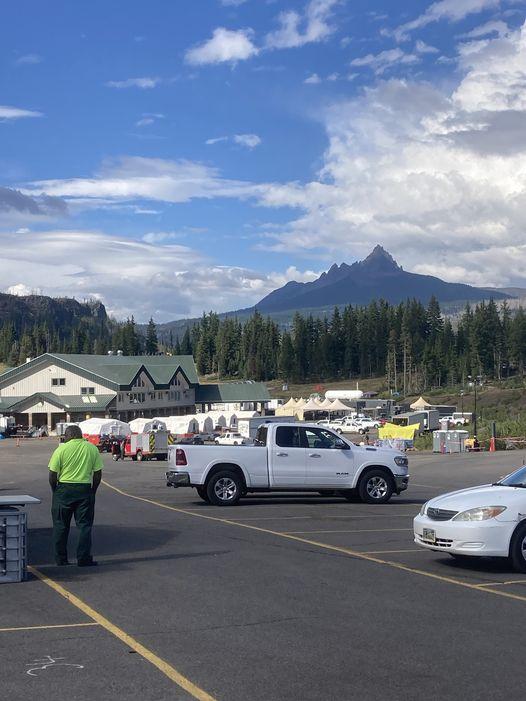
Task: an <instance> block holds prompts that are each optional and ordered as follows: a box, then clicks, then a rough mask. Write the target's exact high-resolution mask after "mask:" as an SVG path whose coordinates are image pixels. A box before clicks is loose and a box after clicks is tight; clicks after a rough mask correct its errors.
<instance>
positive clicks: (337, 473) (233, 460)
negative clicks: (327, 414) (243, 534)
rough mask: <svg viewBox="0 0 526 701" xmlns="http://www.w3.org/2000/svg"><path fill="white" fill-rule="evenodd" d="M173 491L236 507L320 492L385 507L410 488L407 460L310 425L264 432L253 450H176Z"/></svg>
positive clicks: (170, 480)
mask: <svg viewBox="0 0 526 701" xmlns="http://www.w3.org/2000/svg"><path fill="white" fill-rule="evenodd" d="M168 462H169V464H170V468H169V470H168V471H167V472H166V484H167V486H168V487H195V488H196V489H197V493H198V494H199V496H200V497H201V498H202V499H203V500H204V501H206V502H208V503H211V504H216V505H218V506H230V505H232V504H236V503H237V502H238V501H239V499H240V498H241V497H242V496H244V495H245V494H247V493H248V492H285V491H288V492H319V493H323V494H338V495H341V496H343V497H345V498H346V499H347V500H348V501H352V500H354V499H355V498H356V497H357V496H358V497H359V498H360V499H361V500H362V501H364V502H367V503H369V504H384V503H385V502H386V501H389V499H390V498H391V496H392V495H393V494H400V492H402V491H403V490H404V489H407V485H408V483H409V474H408V460H407V457H406V456H405V455H404V454H403V453H401V452H399V451H397V450H392V449H389V448H387V449H386V448H373V447H369V446H357V445H355V444H354V443H351V442H350V441H348V440H346V439H345V438H342V437H341V436H340V435H338V434H336V433H334V431H331V430H329V429H327V428H324V427H322V426H318V425H316V424H305V423H270V424H263V425H261V426H260V427H259V429H258V433H257V435H256V439H255V441H254V445H253V446H246V447H243V448H241V447H236V448H230V447H227V446H192V445H189V446H184V448H181V447H179V446H170V448H169V452H168Z"/></svg>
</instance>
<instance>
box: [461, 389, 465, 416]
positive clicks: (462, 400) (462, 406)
mask: <svg viewBox="0 0 526 701" xmlns="http://www.w3.org/2000/svg"><path fill="white" fill-rule="evenodd" d="M460 413H461V414H462V418H464V390H463V389H461V390H460Z"/></svg>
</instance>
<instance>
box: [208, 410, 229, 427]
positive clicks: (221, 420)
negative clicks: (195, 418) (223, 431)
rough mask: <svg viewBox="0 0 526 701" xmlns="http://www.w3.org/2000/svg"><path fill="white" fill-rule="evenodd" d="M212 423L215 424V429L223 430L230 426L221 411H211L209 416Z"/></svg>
mask: <svg viewBox="0 0 526 701" xmlns="http://www.w3.org/2000/svg"><path fill="white" fill-rule="evenodd" d="M208 415H209V416H210V418H211V419H212V421H213V422H214V428H215V427H216V426H220V427H221V428H226V427H227V426H228V424H227V420H226V416H225V414H224V413H222V412H220V411H211V412H209V414H208Z"/></svg>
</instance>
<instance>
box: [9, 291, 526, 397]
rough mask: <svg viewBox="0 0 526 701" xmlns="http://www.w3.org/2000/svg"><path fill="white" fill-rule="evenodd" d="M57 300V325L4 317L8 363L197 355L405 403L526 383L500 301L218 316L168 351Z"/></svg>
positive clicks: (515, 325) (525, 363)
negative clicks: (461, 389)
mask: <svg viewBox="0 0 526 701" xmlns="http://www.w3.org/2000/svg"><path fill="white" fill-rule="evenodd" d="M29 299H30V298H24V300H25V301H26V302H27V300H29ZM53 301H54V302H57V303H59V306H60V303H64V308H63V309H62V312H61V313H60V314H58V312H57V310H56V309H55V311H54V312H53V314H55V316H53V314H50V313H48V311H49V310H48V307H47V306H46V304H44V305H43V306H44V309H45V313H44V312H42V310H41V307H42V304H43V303H42V302H39V303H38V304H39V305H40V306H38V305H37V307H33V310H32V311H31V310H26V312H25V313H23V314H20V315H13V314H12V315H11V316H7V318H6V315H5V312H4V314H3V316H2V314H1V313H0V362H4V363H6V364H7V365H15V364H18V363H21V362H24V361H25V359H26V358H27V357H34V356H36V355H39V354H40V353H45V352H46V351H50V352H53V351H55V352H63V353H106V352H107V351H108V350H110V349H112V350H114V351H116V350H118V349H120V350H122V351H123V352H124V354H125V355H140V354H154V353H157V352H167V353H173V354H193V355H194V357H195V360H196V364H197V369H198V372H199V374H201V375H209V374H214V375H218V376H219V377H221V378H225V379H228V378H246V379H252V380H262V381H267V380H271V379H276V378H281V379H283V380H289V381H291V382H304V381H311V380H313V381H328V380H348V379H353V378H366V377H385V378H386V383H387V386H388V388H389V389H393V390H397V391H402V392H404V394H410V393H412V392H413V393H414V392H418V391H423V390H425V389H429V388H431V387H442V386H445V385H452V384H456V383H457V382H461V381H462V382H464V381H465V379H466V377H467V375H483V376H484V377H486V378H497V379H502V378H504V377H509V376H511V375H516V374H520V375H522V374H523V373H524V370H525V368H526V314H525V312H524V310H523V309H522V308H519V309H518V310H514V312H513V314H512V313H511V312H510V310H509V309H508V307H507V305H506V303H504V304H502V305H501V306H500V307H497V305H496V303H495V302H493V301H490V302H481V303H479V304H477V305H476V306H474V307H470V306H467V307H466V309H465V310H464V312H463V314H461V315H460V317H459V319H458V322H456V323H455V325H453V324H452V322H451V321H450V320H449V319H447V318H446V319H444V318H443V316H442V315H441V311H440V306H439V304H438V302H437V300H436V299H434V298H432V299H431V301H430V302H429V304H428V305H427V306H426V305H424V304H422V303H421V302H419V301H417V300H408V301H407V302H404V303H401V304H397V305H392V304H389V303H388V302H384V301H377V302H371V303H370V304H369V305H367V306H363V307H353V306H350V305H349V306H347V307H345V308H343V310H340V309H339V308H335V309H334V312H333V313H332V316H330V318H324V319H322V318H313V317H312V316H310V315H309V316H303V315H301V314H299V313H297V314H296V315H295V316H294V319H293V323H292V326H291V328H290V330H285V331H282V330H280V328H279V326H278V324H277V323H276V322H275V321H273V320H272V319H270V318H265V317H263V316H262V315H261V314H260V313H259V312H257V311H256V312H255V313H254V314H253V315H252V316H251V317H250V318H249V319H248V320H247V321H245V322H243V323H242V322H241V321H239V320H238V319H236V318H234V317H226V318H221V317H220V316H219V315H217V314H215V313H213V312H211V313H210V314H205V315H204V316H203V317H202V318H201V319H200V320H199V321H198V322H197V323H196V324H195V325H194V326H193V327H192V328H187V329H186V330H185V332H184V334H183V336H182V337H181V338H177V337H176V338H174V337H173V336H172V337H171V338H169V339H167V341H166V342H164V343H163V344H160V343H158V340H157V332H156V327H155V324H154V322H153V320H150V322H149V324H148V326H147V327H146V332H145V333H144V334H143V333H140V332H139V331H138V330H137V327H136V324H135V321H134V319H133V317H132V318H131V319H128V320H126V322H123V323H118V322H116V321H113V320H111V319H110V318H108V316H107V315H106V311H105V309H104V307H103V305H101V304H99V303H84V304H80V303H78V302H75V300H53ZM39 309H40V313H39ZM18 311H20V310H19V309H18ZM30 311H31V313H29V312H30ZM0 312H1V308H0Z"/></svg>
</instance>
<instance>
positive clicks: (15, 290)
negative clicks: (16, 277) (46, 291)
mask: <svg viewBox="0 0 526 701" xmlns="http://www.w3.org/2000/svg"><path fill="white" fill-rule="evenodd" d="M5 291H6V292H7V294H8V295H16V296H17V297H28V296H29V295H31V294H34V290H32V289H31V288H29V287H28V286H27V285H24V284H23V283H21V282H19V283H18V284H17V285H11V286H10V287H7V288H6V290H5Z"/></svg>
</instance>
